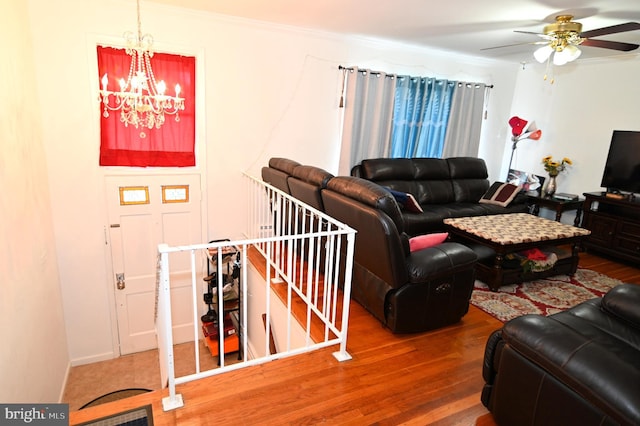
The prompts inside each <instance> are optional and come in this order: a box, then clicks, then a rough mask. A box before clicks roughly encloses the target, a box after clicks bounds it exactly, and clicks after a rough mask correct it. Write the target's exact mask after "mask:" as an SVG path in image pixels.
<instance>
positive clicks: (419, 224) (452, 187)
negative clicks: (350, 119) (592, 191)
mask: <svg viewBox="0 0 640 426" xmlns="http://www.w3.org/2000/svg"><path fill="white" fill-rule="evenodd" d="M351 174H352V175H353V176H359V177H362V178H363V179H367V180H370V181H372V182H375V183H377V184H379V185H382V186H385V187H388V188H391V189H393V190H396V191H401V192H405V193H411V194H412V195H413V196H414V198H415V199H416V201H417V202H418V204H420V206H421V207H422V210H423V212H422V213H414V212H410V211H406V210H405V211H403V212H402V217H403V219H404V224H405V232H406V233H407V234H409V235H411V236H414V235H421V234H426V233H429V232H439V231H442V230H444V229H445V226H444V224H443V223H442V220H443V219H446V218H450V217H463V216H480V215H490V214H503V213H520V212H528V205H527V197H526V196H524V195H522V196H518V197H516V199H514V200H513V201H512V202H511V203H510V204H509V205H508V206H507V207H502V206H498V205H493V204H481V203H479V200H480V198H482V196H483V195H484V194H485V192H486V191H487V189H489V186H490V182H489V180H488V173H487V166H486V164H485V162H484V160H483V159H481V158H474V157H453V158H444V159H442V158H377V159H368V160H362V162H361V163H360V164H359V165H357V166H355V167H354V168H353V169H352V171H351Z"/></svg>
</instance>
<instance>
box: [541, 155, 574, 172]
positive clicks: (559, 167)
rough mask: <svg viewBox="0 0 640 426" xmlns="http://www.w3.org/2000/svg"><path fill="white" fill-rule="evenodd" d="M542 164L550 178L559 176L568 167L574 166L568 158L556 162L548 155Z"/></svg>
mask: <svg viewBox="0 0 640 426" xmlns="http://www.w3.org/2000/svg"><path fill="white" fill-rule="evenodd" d="M542 164H543V166H544V169H545V170H546V172H547V173H549V176H558V175H559V174H560V173H561V172H563V171H564V170H565V169H566V168H567V167H569V166H571V165H573V162H572V161H571V159H569V158H567V157H564V158H563V159H562V160H560V161H557V160H554V159H553V157H552V156H551V155H548V156H546V157H544V158H543V159H542Z"/></svg>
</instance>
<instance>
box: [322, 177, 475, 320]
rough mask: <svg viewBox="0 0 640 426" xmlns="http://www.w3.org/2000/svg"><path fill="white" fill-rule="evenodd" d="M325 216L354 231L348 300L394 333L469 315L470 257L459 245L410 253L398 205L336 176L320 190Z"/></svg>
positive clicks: (373, 187)
mask: <svg viewBox="0 0 640 426" xmlns="http://www.w3.org/2000/svg"><path fill="white" fill-rule="evenodd" d="M322 202H323V204H324V208H325V211H326V213H327V214H329V215H330V216H332V217H334V218H336V219H337V220H339V221H341V222H343V223H346V224H347V225H349V226H351V227H352V228H354V229H356V230H357V231H358V233H357V235H356V244H355V256H354V267H353V285H352V296H353V298H354V299H355V300H357V301H358V302H359V303H360V304H361V305H363V306H364V307H365V308H366V309H367V310H368V311H369V312H371V313H372V314H373V315H374V316H375V317H376V318H377V319H379V320H380V321H381V322H382V323H383V324H384V325H386V326H387V327H389V329H391V331H392V332H394V333H411V332H420V331H425V330H430V329H434V328H438V327H442V326H445V325H448V324H452V323H456V322H458V321H460V319H461V318H462V317H463V316H464V315H465V314H466V313H467V311H468V309H469V298H470V297H471V291H472V289H473V282H474V265H475V262H476V255H475V254H474V252H473V251H472V250H471V249H469V248H467V247H465V246H463V245H461V244H457V243H451V242H445V243H442V244H440V245H438V246H435V247H430V248H426V249H423V250H420V251H414V252H410V250H409V239H408V236H407V235H406V234H405V233H404V232H403V219H402V214H401V212H400V208H399V207H398V205H397V203H396V200H395V199H394V198H393V196H392V195H391V194H390V193H389V192H388V191H386V190H385V189H383V188H382V187H380V186H379V185H377V184H375V183H373V182H370V181H367V180H364V179H360V178H358V177H350V176H337V177H334V178H333V179H331V180H329V182H328V184H327V188H326V189H323V190H322Z"/></svg>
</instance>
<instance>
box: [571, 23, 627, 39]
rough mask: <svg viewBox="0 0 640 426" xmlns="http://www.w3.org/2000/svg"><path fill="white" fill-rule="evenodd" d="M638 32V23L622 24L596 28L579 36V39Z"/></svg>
mask: <svg viewBox="0 0 640 426" xmlns="http://www.w3.org/2000/svg"><path fill="white" fill-rule="evenodd" d="M635 30H640V23H638V22H627V23H624V24H618V25H612V26H610V27H603V28H597V29H595V30H591V31H585V32H583V33H582V34H580V37H584V38H591V37H599V36H603V35H607V34H616V33H624V32H626V31H635Z"/></svg>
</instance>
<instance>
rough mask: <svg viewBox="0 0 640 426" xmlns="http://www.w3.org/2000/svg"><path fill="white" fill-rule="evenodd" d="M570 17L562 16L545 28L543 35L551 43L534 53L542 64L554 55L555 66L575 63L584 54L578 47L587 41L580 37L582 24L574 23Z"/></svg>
mask: <svg viewBox="0 0 640 426" xmlns="http://www.w3.org/2000/svg"><path fill="white" fill-rule="evenodd" d="M572 18H573V17H572V16H570V15H561V16H558V17H557V18H556V22H554V23H553V24H549V25H547V26H545V27H544V30H543V33H544V35H545V36H547V37H548V39H549V43H548V44H545V45H544V46H542V47H541V48H539V49H538V50H536V51H535V52H534V53H533V56H534V57H535V58H536V60H537V61H538V62H540V63H543V62H545V61H548V60H549V59H550V58H551V55H552V54H553V64H554V65H558V66H560V65H564V64H566V63H567V62H571V61H575V60H576V59H578V57H579V56H580V55H581V54H582V52H581V51H580V49H578V47H577V46H578V45H579V44H580V43H582V42H583V41H585V39H584V38H583V37H580V33H581V32H582V24H581V23H579V22H574V21H572V20H571V19H572Z"/></svg>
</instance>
